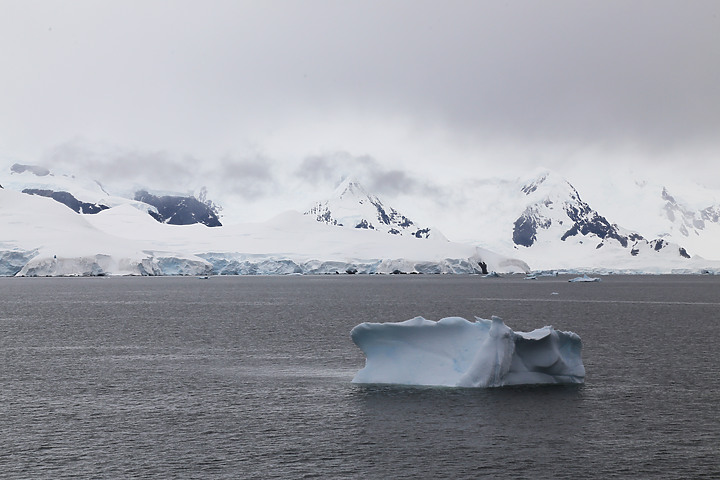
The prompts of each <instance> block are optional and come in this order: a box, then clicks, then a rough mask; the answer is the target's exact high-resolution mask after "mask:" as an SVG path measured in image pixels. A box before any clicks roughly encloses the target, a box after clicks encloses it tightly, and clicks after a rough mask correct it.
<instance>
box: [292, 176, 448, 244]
mask: <svg viewBox="0 0 720 480" xmlns="http://www.w3.org/2000/svg"><path fill="white" fill-rule="evenodd" d="M305 214H306V215H314V216H315V219H316V220H317V221H318V222H322V223H327V224H328V225H334V226H339V227H350V228H362V229H367V230H378V231H382V232H386V233H390V234H393V235H409V236H413V237H416V238H429V237H430V234H431V229H430V228H428V227H424V228H423V227H419V226H418V225H416V224H415V222H413V221H412V220H410V219H409V218H407V217H406V216H405V215H402V214H400V213H399V212H398V211H397V210H395V209H394V208H392V207H388V206H385V205H384V204H383V202H382V201H381V200H380V199H379V198H378V197H377V196H375V195H372V194H370V193H368V192H367V190H365V188H364V187H363V186H362V185H361V184H360V182H359V181H358V180H357V179H355V178H354V177H352V176H348V177H346V178H345V179H343V181H342V182H341V183H340V184H339V185H338V187H337V188H336V189H335V191H334V192H333V195H332V197H331V198H329V199H327V200H323V201H318V202H315V204H314V205H313V206H312V207H311V208H310V209H309V210H308V211H306V212H305ZM435 237H438V238H441V239H442V238H445V237H444V236H442V234H441V233H439V232H435V234H434V235H433V238H435Z"/></svg>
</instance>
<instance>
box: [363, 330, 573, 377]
mask: <svg viewBox="0 0 720 480" xmlns="http://www.w3.org/2000/svg"><path fill="white" fill-rule="evenodd" d="M350 336H351V338H352V340H353V342H355V344H356V345H357V346H358V347H359V348H360V349H361V350H362V351H363V352H364V353H365V357H366V363H365V368H363V369H362V370H360V371H359V372H358V373H357V374H356V375H355V378H353V382H354V383H381V384H400V385H434V386H447V387H501V386H505V385H537V384H579V383H583V382H584V381H585V367H584V365H583V362H582V356H581V351H582V341H581V340H580V337H579V336H578V335H577V334H575V333H573V332H561V331H558V330H555V329H554V328H553V327H550V326H546V327H543V328H538V329H536V330H533V331H532V332H514V331H513V330H511V329H510V328H509V327H508V326H506V325H505V324H504V323H503V321H502V319H501V318H499V317H495V316H493V317H492V319H491V320H485V319H482V318H476V321H475V322H470V321H468V320H466V319H464V318H460V317H448V318H443V319H441V320H439V321H437V322H435V321H432V320H426V319H425V318H423V317H416V318H413V319H411V320H406V321H404V322H399V323H361V324H360V325H358V326H356V327H355V328H353V329H352V331H351V332H350Z"/></svg>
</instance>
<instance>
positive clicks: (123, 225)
mask: <svg viewBox="0 0 720 480" xmlns="http://www.w3.org/2000/svg"><path fill="white" fill-rule="evenodd" d="M23 173H25V172H23ZM16 186H18V185H17V184H16ZM20 187H22V185H20ZM73 194H74V195H75V194H77V195H78V196H80V197H81V198H82V197H83V194H82V192H80V193H78V191H76V190H74V191H73ZM107 198H110V197H107ZM108 203H113V206H110V207H109V208H105V209H103V210H101V211H100V212H97V213H94V214H83V213H82V211H80V212H78V211H74V210H72V209H71V208H68V207H67V206H66V205H64V204H62V203H60V202H58V201H56V200H54V199H52V198H48V197H46V196H41V195H29V194H25V193H22V189H21V190H20V191H16V190H11V189H10V188H0V226H1V228H2V229H1V230H0V275H6V276H7V275H27V276H46V275H50V276H55V275H210V274H220V275H222V274H229V275H239V274H291V273H303V274H326V273H481V272H482V270H483V268H487V269H489V270H494V271H498V272H526V271H528V270H529V267H528V266H527V264H525V263H524V262H523V261H521V260H517V259H513V258H508V257H504V256H501V255H497V254H495V253H493V252H491V251H489V250H485V249H482V248H478V247H475V246H472V245H468V244H460V243H453V242H448V241H446V240H444V239H440V240H435V239H427V240H423V241H420V240H418V239H417V238H411V237H403V236H397V235H388V234H381V233H378V232H375V231H372V230H365V229H345V228H337V227H333V226H329V225H324V224H322V223H319V222H317V221H315V219H313V218H311V217H309V216H306V215H302V214H301V213H299V212H287V213H284V214H282V215H279V216H277V217H275V218H274V219H272V220H270V221H268V222H264V223H256V224H242V225H234V226H218V227H216V228H210V227H208V226H206V225H203V224H199V223H196V224H193V225H172V224H169V223H160V222H157V221H156V220H154V219H153V218H152V217H151V216H150V215H148V212H147V211H144V210H142V209H139V208H136V205H135V204H133V202H132V201H124V202H119V201H118V202H108ZM103 204H105V203H103Z"/></svg>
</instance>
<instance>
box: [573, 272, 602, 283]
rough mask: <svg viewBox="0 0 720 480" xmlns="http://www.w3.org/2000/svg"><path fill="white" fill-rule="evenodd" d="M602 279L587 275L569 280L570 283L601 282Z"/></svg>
mask: <svg viewBox="0 0 720 480" xmlns="http://www.w3.org/2000/svg"><path fill="white" fill-rule="evenodd" d="M599 281H600V277H588V276H587V273H586V274H585V275H583V276H582V277H575V278H571V279H570V280H568V282H599Z"/></svg>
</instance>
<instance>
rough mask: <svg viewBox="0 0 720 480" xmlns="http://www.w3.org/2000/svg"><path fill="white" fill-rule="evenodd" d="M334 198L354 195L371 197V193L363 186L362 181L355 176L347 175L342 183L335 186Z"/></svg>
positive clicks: (354, 196)
mask: <svg viewBox="0 0 720 480" xmlns="http://www.w3.org/2000/svg"><path fill="white" fill-rule="evenodd" d="M332 196H333V198H340V199H342V198H344V197H352V198H358V197H359V198H365V197H367V198H369V197H370V195H369V194H368V193H367V190H365V188H363V186H362V185H361V184H360V182H359V181H358V180H357V179H356V178H355V177H353V176H347V177H345V178H344V179H343V180H342V181H341V182H340V184H339V185H338V186H337V187H336V188H335V191H334V192H333V195H332Z"/></svg>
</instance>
